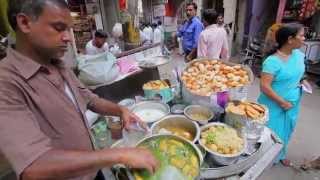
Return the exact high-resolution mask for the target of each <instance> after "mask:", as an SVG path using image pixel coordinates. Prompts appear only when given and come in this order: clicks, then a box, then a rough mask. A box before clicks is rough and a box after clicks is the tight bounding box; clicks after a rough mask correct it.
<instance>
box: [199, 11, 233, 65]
mask: <svg viewBox="0 0 320 180" xmlns="http://www.w3.org/2000/svg"><path fill="white" fill-rule="evenodd" d="M202 16H203V22H204V25H205V27H206V28H205V30H204V31H202V32H201V33H200V36H199V41H198V57H207V58H211V59H224V60H227V59H229V57H230V56H229V46H228V35H227V32H226V30H225V29H224V28H221V27H219V25H217V24H216V22H217V17H218V14H217V12H216V11H215V10H214V9H206V10H204V11H203V15H202Z"/></svg>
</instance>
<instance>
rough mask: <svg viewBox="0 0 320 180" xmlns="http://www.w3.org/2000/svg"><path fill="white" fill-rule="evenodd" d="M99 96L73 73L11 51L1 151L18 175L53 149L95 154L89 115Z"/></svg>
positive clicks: (2, 81) (0, 99) (2, 96)
mask: <svg viewBox="0 0 320 180" xmlns="http://www.w3.org/2000/svg"><path fill="white" fill-rule="evenodd" d="M65 83H66V84H67V85H68V86H69V88H70V90H71V92H72V94H73V96H74V99H75V101H76V102H75V103H76V104H74V103H73V102H72V100H71V99H70V97H68V96H67V95H66V93H65V91H64V87H65ZM96 98H98V97H97V96H96V95H94V94H93V93H91V92H90V91H89V90H88V89H87V88H86V87H85V86H83V85H82V84H81V83H80V82H79V81H78V79H77V78H76V76H75V75H74V74H73V72H72V71H71V70H70V69H68V68H64V67H63V66H61V65H56V66H53V65H52V66H49V67H43V66H41V65H40V64H39V63H36V62H35V61H33V60H31V59H29V58H28V57H25V56H23V55H22V54H20V53H18V52H17V51H15V50H13V49H10V48H9V49H8V51H7V57H6V58H4V59H3V60H2V61H0V150H1V152H3V154H4V155H5V157H6V158H7V159H8V160H9V162H10V164H11V165H12V167H13V168H14V170H15V172H16V174H17V176H18V177H19V176H20V175H21V173H22V172H23V171H24V169H25V168H26V167H28V166H29V165H30V164H31V163H32V162H33V161H35V160H36V159H37V158H39V157H40V156H41V155H42V154H44V153H45V152H47V151H48V150H50V149H61V150H86V151H88V150H93V149H94V148H93V144H92V141H91V136H90V128H89V125H88V123H87V121H86V119H85V111H86V109H87V108H88V106H89V105H90V104H92V103H94V101H95V100H96ZM95 174H96V173H93V174H90V175H87V176H84V177H79V178H75V179H77V180H80V179H81V180H87V179H93V178H94V176H95Z"/></svg>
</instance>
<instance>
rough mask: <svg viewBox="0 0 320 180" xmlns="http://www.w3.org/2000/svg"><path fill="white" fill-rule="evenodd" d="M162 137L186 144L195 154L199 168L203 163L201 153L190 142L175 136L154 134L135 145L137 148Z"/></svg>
mask: <svg viewBox="0 0 320 180" xmlns="http://www.w3.org/2000/svg"><path fill="white" fill-rule="evenodd" d="M162 137H164V138H169V139H174V140H178V141H180V142H182V143H185V144H188V145H189V146H190V147H192V149H194V151H195V152H196V155H197V157H198V158H199V167H200V166H201V164H202V163H203V159H204V157H203V156H202V153H201V151H200V149H199V148H198V147H197V146H196V145H195V144H193V143H192V142H190V141H188V140H186V139H184V138H181V137H179V136H176V135H170V134H155V135H151V136H148V137H145V138H144V139H142V140H141V141H139V142H138V143H137V146H139V145H140V144H142V143H144V142H147V141H150V140H152V139H158V138H162ZM199 172H200V171H199Z"/></svg>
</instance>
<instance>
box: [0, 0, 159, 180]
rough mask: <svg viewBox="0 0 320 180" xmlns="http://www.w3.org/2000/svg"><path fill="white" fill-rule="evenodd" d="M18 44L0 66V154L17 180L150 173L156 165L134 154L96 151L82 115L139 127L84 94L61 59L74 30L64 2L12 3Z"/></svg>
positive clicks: (144, 154) (147, 155)
mask: <svg viewBox="0 0 320 180" xmlns="http://www.w3.org/2000/svg"><path fill="white" fill-rule="evenodd" d="M9 3H10V5H9V20H10V23H11V25H12V27H13V29H15V32H16V38H17V39H16V45H15V48H14V49H11V48H9V49H8V51H7V57H6V58H5V59H3V60H2V61H1V62H0V81H1V86H0V127H1V130H0V144H1V145H0V150H1V152H2V153H3V154H4V155H5V157H6V158H7V159H8V160H9V162H10V164H11V166H12V167H13V169H14V171H15V173H16V174H17V177H18V179H23V180H28V179H79V180H80V179H81V180H89V179H94V178H95V177H96V175H97V172H98V170H99V169H101V168H104V167H110V166H112V165H114V164H118V163H122V164H126V165H128V166H130V167H132V168H145V169H147V170H149V171H150V172H154V171H155V169H156V167H157V162H156V159H155V158H154V156H153V155H152V154H151V152H150V151H148V150H145V149H139V148H121V149H120V148H119V149H104V150H99V151H94V148H93V144H92V141H91V138H90V135H89V134H90V131H89V129H88V128H89V127H88V123H87V121H86V118H85V115H84V112H85V111H86V109H87V108H88V109H90V110H92V111H94V112H97V113H100V114H104V115H107V114H108V115H115V116H120V117H121V119H122V120H123V122H124V127H125V128H128V127H129V124H130V123H133V122H134V123H136V122H140V121H139V119H138V118H137V117H136V116H135V115H133V114H132V113H131V112H129V111H128V109H126V108H124V107H121V106H118V105H116V104H113V103H111V102H110V101H107V100H104V99H102V98H99V97H98V96H96V95H94V94H92V93H91V92H90V91H89V90H88V89H87V88H85V87H84V86H83V85H82V84H81V83H80V82H79V81H78V80H77V78H76V77H75V76H74V74H73V72H72V71H71V70H69V69H68V68H65V67H64V66H63V62H61V61H60V60H59V59H60V58H61V57H62V56H63V54H64V52H65V51H66V50H67V44H68V43H70V40H71V36H70V28H71V24H72V20H71V16H70V11H69V9H68V6H67V4H66V2H65V0H33V1H25V0H11V1H9Z"/></svg>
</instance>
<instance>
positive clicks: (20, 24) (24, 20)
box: [16, 13, 32, 33]
mask: <svg viewBox="0 0 320 180" xmlns="http://www.w3.org/2000/svg"><path fill="white" fill-rule="evenodd" d="M16 20H17V28H19V29H20V31H21V32H23V33H29V32H30V30H31V29H30V24H31V21H32V19H31V18H30V17H29V16H27V15H25V14H23V13H20V14H18V15H17V17H16Z"/></svg>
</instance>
